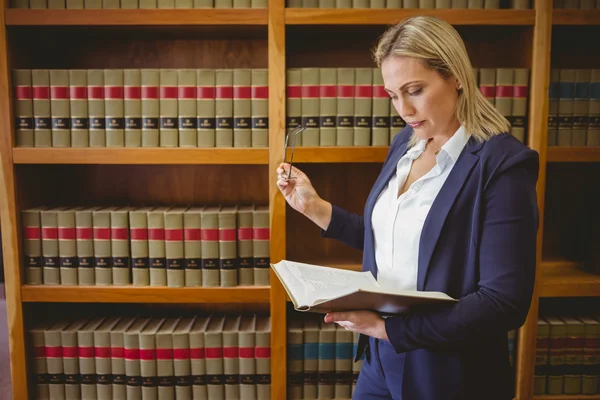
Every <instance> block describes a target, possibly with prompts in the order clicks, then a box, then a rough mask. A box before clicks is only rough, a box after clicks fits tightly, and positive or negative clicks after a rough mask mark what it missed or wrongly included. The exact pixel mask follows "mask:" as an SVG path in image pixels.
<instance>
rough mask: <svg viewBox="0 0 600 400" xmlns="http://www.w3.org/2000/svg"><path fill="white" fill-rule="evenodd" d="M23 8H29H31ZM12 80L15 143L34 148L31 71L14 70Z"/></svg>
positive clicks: (18, 145) (19, 145)
mask: <svg viewBox="0 0 600 400" xmlns="http://www.w3.org/2000/svg"><path fill="white" fill-rule="evenodd" d="M17 8H18V7H17ZM22 8H29V6H27V7H22ZM12 80H13V92H14V97H15V102H14V108H15V131H16V135H15V136H16V140H15V143H16V145H17V147H33V146H34V140H33V90H32V88H31V70H29V69H14V70H13V72H12Z"/></svg>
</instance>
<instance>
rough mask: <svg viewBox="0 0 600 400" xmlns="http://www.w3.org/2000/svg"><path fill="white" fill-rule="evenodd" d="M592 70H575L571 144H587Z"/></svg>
mask: <svg viewBox="0 0 600 400" xmlns="http://www.w3.org/2000/svg"><path fill="white" fill-rule="evenodd" d="M591 75H592V74H591V70H589V69H578V70H576V71H575V91H574V97H573V131H572V132H573V133H572V137H571V144H572V145H573V146H585V145H586V143H587V130H588V119H589V111H590V110H589V105H590V79H591Z"/></svg>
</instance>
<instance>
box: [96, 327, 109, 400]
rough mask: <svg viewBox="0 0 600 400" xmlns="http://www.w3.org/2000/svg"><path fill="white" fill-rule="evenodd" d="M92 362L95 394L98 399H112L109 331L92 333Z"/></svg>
mask: <svg viewBox="0 0 600 400" xmlns="http://www.w3.org/2000/svg"><path fill="white" fill-rule="evenodd" d="M94 361H95V368H96V393H97V395H98V398H100V399H110V398H114V397H113V393H112V367H111V364H112V361H111V351H110V331H96V332H94Z"/></svg>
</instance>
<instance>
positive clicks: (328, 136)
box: [319, 68, 337, 146]
mask: <svg viewBox="0 0 600 400" xmlns="http://www.w3.org/2000/svg"><path fill="white" fill-rule="evenodd" d="M319 82H320V85H319V103H320V107H319V126H320V137H319V145H320V146H335V144H336V142H337V128H336V113H337V86H336V85H337V69H335V68H320V69H319Z"/></svg>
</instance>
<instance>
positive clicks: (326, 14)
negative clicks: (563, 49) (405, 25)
mask: <svg viewBox="0 0 600 400" xmlns="http://www.w3.org/2000/svg"><path fill="white" fill-rule="evenodd" d="M417 15H434V16H437V17H440V18H442V19H445V20H446V21H448V22H449V23H451V24H453V25H533V23H534V20H535V11H534V10H506V9H504V10H464V9H423V8H420V9H370V10H369V9H367V10H363V9H319V8H287V9H286V10H285V23H286V25H390V24H393V23H395V22H398V21H400V20H402V19H404V18H406V17H412V16H417Z"/></svg>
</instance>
